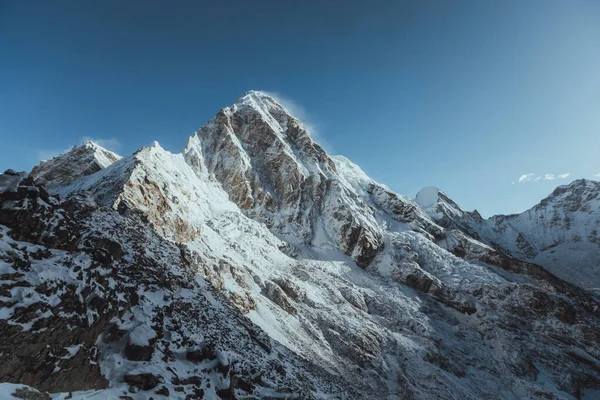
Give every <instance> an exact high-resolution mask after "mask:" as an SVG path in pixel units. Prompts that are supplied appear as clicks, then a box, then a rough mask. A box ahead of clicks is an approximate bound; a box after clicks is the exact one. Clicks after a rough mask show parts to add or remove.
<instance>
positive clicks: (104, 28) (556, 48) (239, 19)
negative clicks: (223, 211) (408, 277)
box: [0, 0, 600, 216]
mask: <svg viewBox="0 0 600 400" xmlns="http://www.w3.org/2000/svg"><path fill="white" fill-rule="evenodd" d="M208 3H216V2H202V1H182V0H178V1H176V2H167V1H162V2H159V1H108V0H102V1H91V0H86V1H66V0H61V1H46V0H44V1H17V0H14V1H3V0H0V55H1V56H0V57H1V58H0V83H1V84H0V169H2V170H3V169H5V168H9V167H11V168H15V169H19V170H29V169H30V168H31V167H32V166H33V165H34V164H36V163H37V162H38V161H39V159H40V158H44V157H48V156H49V155H51V154H54V153H56V152H59V151H61V150H63V149H65V148H68V147H69V146H70V145H74V144H78V143H79V142H80V141H81V140H82V138H83V137H90V138H94V139H100V140H101V141H102V142H103V143H105V144H107V145H108V146H109V147H111V148H113V149H114V150H117V151H118V152H119V153H121V154H129V153H131V152H133V151H135V150H136V149H137V148H139V147H140V146H142V145H145V144H149V143H151V142H152V141H153V140H158V141H159V142H160V143H161V144H162V145H163V146H164V147H165V148H167V149H169V150H171V151H179V150H180V149H181V148H182V147H183V146H184V144H185V141H186V139H187V136H188V135H190V134H192V133H193V132H194V131H195V130H196V129H197V128H199V127H200V126H201V125H203V124H204V123H205V122H206V121H207V120H208V119H210V118H211V117H212V116H214V114H215V113H216V112H217V111H218V110H219V109H220V108H221V107H224V106H228V105H230V104H231V103H233V102H234V101H235V100H236V99H237V98H238V97H239V96H240V95H241V94H243V93H244V92H246V91H247V90H250V89H258V90H266V91H270V92H276V93H279V94H280V95H282V96H284V97H287V98H288V99H291V100H292V101H293V102H295V103H296V104H297V105H298V106H300V107H302V108H303V109H304V114H305V115H306V116H307V118H308V119H309V122H310V123H311V124H312V125H314V126H315V127H316V130H317V135H316V137H317V138H318V140H321V141H323V142H324V143H325V145H326V148H327V149H328V150H330V151H331V152H333V153H336V154H343V155H345V156H347V157H348V158H350V159H351V160H353V161H354V162H356V163H357V164H359V165H360V166H361V167H362V168H363V169H364V170H365V171H366V172H367V173H368V174H370V175H371V176H373V177H374V178H375V179H377V180H378V181H380V182H383V183H385V184H387V185H388V186H390V187H391V188H392V189H394V190H396V191H398V192H400V193H403V194H406V195H409V196H414V195H415V194H416V192H417V191H418V190H419V189H420V188H421V187H423V186H427V185H435V186H438V187H440V188H442V190H444V191H446V192H447V193H448V194H449V195H450V196H451V197H453V198H454V199H455V200H456V201H458V202H459V203H460V204H461V205H462V206H463V207H464V208H466V209H473V208H477V209H479V210H480V211H481V212H482V213H483V214H484V215H485V216H489V215H492V214H495V213H511V212H520V211H523V210H525V209H526V208H528V207H530V206H532V205H533V204H535V203H536V202H537V201H538V200H540V199H541V198H542V197H544V196H545V195H547V194H548V193H549V192H551V191H552V189H553V188H554V186H556V185H557V184H564V183H568V182H569V181H570V180H571V179H574V178H579V177H587V178H594V175H595V174H600V157H599V151H600V1H577V0H562V1H552V0H540V1H535V0H527V1H485V0H475V1H471V2H466V1H464V2H461V1H455V2H454V1H453V2H450V1H444V0H438V1H410V2H402V1H284V0H277V1H233V0H229V1H225V2H219V3H220V4H211V5H208ZM530 173H531V174H535V175H534V176H528V177H527V178H523V179H522V180H523V181H524V182H521V183H519V182H517V183H513V182H515V181H518V179H519V177H521V176H522V175H525V174H530ZM566 173H570V174H571V175H570V176H569V177H567V178H562V179H554V180H544V179H543V178H540V176H545V174H554V175H555V176H557V175H560V174H566ZM536 178H537V181H536ZM596 179H598V178H596Z"/></svg>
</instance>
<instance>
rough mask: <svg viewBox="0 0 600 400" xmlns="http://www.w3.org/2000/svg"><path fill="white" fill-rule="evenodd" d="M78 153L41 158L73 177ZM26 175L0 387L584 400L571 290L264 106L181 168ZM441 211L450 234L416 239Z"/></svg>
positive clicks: (11, 190)
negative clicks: (331, 151)
mask: <svg viewBox="0 0 600 400" xmlns="http://www.w3.org/2000/svg"><path fill="white" fill-rule="evenodd" d="M93 149H94V151H93V154H95V153H97V152H98V151H100V153H102V150H99V149H98V148H97V145H94V146H93ZM84 150H85V149H84ZM78 152H81V149H79V150H77V149H74V150H72V151H71V152H69V153H67V154H65V155H63V156H61V157H59V159H62V160H70V162H72V163H74V164H85V163H86V162H87V161H88V156H89V152H88V151H87V150H86V151H83V152H82V153H83V154H79V153H78ZM78 154H79V155H78ZM78 157H81V158H82V159H81V160H79V158H78ZM94 157H95V156H94ZM41 167H43V169H44V176H46V177H55V178H53V179H47V180H45V181H43V180H41V179H39V175H35V177H36V180H35V181H34V179H33V177H27V174H22V175H18V174H17V175H15V174H12V175H8V176H5V175H4V174H3V175H0V182H4V183H2V185H1V186H0V187H2V188H3V189H2V190H0V228H1V229H2V230H1V231H0V260H1V261H0V296H1V297H0V331H2V332H8V333H6V334H5V333H3V339H5V340H4V341H3V344H2V345H0V353H1V354H4V355H7V357H8V358H7V360H9V361H8V362H7V363H5V364H4V365H3V366H0V380H4V381H6V382H11V383H22V384H26V385H30V386H33V387H35V388H36V389H39V390H42V391H46V392H50V393H53V397H55V398H65V397H66V396H67V393H68V392H70V391H72V392H74V393H73V395H74V398H94V397H93V396H105V397H108V398H115V397H117V396H120V395H131V396H132V397H134V398H140V399H147V398H150V397H153V398H155V399H156V398H182V399H183V398H187V397H188V396H191V398H202V397H204V398H208V399H213V398H215V399H219V398H232V396H235V397H236V398H240V399H242V398H303V399H304V398H315V399H316V398H336V399H370V398H373V399H382V398H387V399H453V398H461V399H482V398H494V399H521V398H531V399H534V398H557V399H575V398H585V396H587V395H588V394H590V393H592V395H593V393H594V392H593V391H594V390H596V389H598V388H600V351H599V350H598V336H597V325H598V323H599V322H600V321H599V320H598V318H599V316H600V311H599V310H600V308H599V305H598V303H597V302H596V300H594V299H593V298H592V297H591V296H590V294H589V293H586V292H585V291H583V290H581V289H579V288H577V287H576V286H573V285H570V284H568V283H566V282H563V281H561V280H559V279H557V278H556V277H554V276H552V275H551V274H548V273H547V272H546V271H545V270H543V269H542V268H540V267H539V266H537V265H534V264H529V263H526V262H523V261H520V260H517V259H514V258H511V257H510V256H508V255H506V254H504V253H502V252H499V251H498V250H496V249H494V248H493V247H491V246H489V245H487V244H486V243H484V242H482V241H480V240H479V239H478V238H477V237H474V236H472V235H470V234H468V233H465V232H467V231H463V230H461V225H460V224H459V223H458V222H461V221H462V220H463V216H464V215H467V216H468V217H469V218H473V219H477V214H475V213H465V212H463V211H462V210H460V207H458V206H457V205H456V204H455V203H453V202H451V200H449V199H448V198H447V196H444V197H445V200H444V206H443V207H444V209H443V210H445V211H444V212H441V213H440V212H439V210H438V208H437V206H436V205H434V204H433V203H434V202H433V201H432V200H433V198H434V197H435V194H434V193H435V190H429V193H424V194H423V195H422V196H420V198H419V197H418V198H417V199H416V200H415V201H413V200H411V199H409V198H407V197H405V196H401V195H398V194H396V193H393V192H392V191H390V190H389V188H387V187H385V186H384V185H381V184H379V183H377V182H375V181H373V180H372V179H370V178H369V177H368V176H367V175H366V174H365V173H364V172H363V171H362V170H361V169H360V168H359V167H358V166H357V165H355V164H353V163H352V162H351V161H350V160H348V159H346V158H344V157H341V156H336V157H332V156H329V155H328V154H326V153H325V152H324V151H323V150H322V148H321V147H320V146H318V145H317V144H316V143H315V142H314V141H313V140H312V139H311V137H310V135H309V133H308V132H307V131H306V129H305V128H304V127H303V125H302V123H301V122H300V121H298V120H297V119H296V118H294V117H293V116H292V115H290V113H289V112H288V111H287V110H285V109H284V108H283V107H282V106H281V105H279V104H278V103H277V102H276V101H275V100H274V99H273V98H271V97H270V96H268V95H266V94H264V93H261V92H249V93H247V94H246V95H244V96H242V97H241V98H240V99H239V100H238V101H237V102H236V103H235V104H234V105H232V106H231V107H228V108H225V109H222V110H221V111H220V112H219V113H218V114H217V116H216V117H215V118H214V119H213V120H211V121H209V123H208V124H207V125H206V126H205V127H203V128H201V129H200V130H199V131H198V132H197V133H196V134H195V135H194V136H192V137H191V138H189V139H188V142H187V145H186V146H185V149H184V151H183V152H182V153H181V154H172V153H169V152H168V151H165V150H164V149H162V148H161V147H160V145H159V144H158V143H154V144H153V145H152V146H149V147H145V148H142V149H140V150H139V151H138V152H136V153H134V154H132V155H131V156H128V157H124V158H122V159H118V160H114V161H112V162H110V163H106V164H103V165H99V167H100V168H97V170H96V171H95V172H93V173H90V174H84V175H79V176H75V175H74V174H72V173H70V172H69V173H63V172H64V162H56V163H55V164H50V165H47V163H45V164H42V166H41ZM41 167H40V168H41ZM54 169H56V171H55V170H54ZM37 171H38V172H39V168H38V170H37ZM56 177H60V178H59V179H60V180H61V181H60V183H59V182H58V181H57V178H56ZM63 178H64V179H63ZM40 182H47V183H48V184H50V186H51V192H52V193H57V194H60V195H61V197H60V198H58V197H54V196H51V195H49V194H48V193H47V192H46V191H45V190H44V189H43V188H42V187H41V186H40ZM438 197H440V198H441V196H438ZM61 199H62V200H61ZM420 204H421V205H422V206H423V207H421V206H420ZM432 210H433V211H434V212H432ZM448 210H451V211H452V212H451V213H450V212H448V213H449V214H451V215H452V218H453V220H452V221H455V222H456V224H454V225H447V224H446V223H442V222H443V221H442V222H440V221H438V217H440V216H441V215H445V214H446V211H448ZM86 332H87V333H86ZM29 343H39V345H36V346H33V347H32V346H31V345H30V344H29ZM46 345H47V346H46ZM33 354H38V356H33ZM25 358H27V359H29V360H32V361H31V362H29V363H22V362H20V360H22V359H25ZM5 389H6V390H7V391H12V390H14V387H13V386H7V385H3V386H0V390H5ZM89 396H92V397H89ZM194 396H195V397H194Z"/></svg>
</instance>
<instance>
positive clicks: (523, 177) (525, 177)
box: [513, 172, 571, 185]
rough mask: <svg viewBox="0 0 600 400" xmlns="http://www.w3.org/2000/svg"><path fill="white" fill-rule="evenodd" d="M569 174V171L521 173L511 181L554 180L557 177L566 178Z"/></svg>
mask: <svg viewBox="0 0 600 400" xmlns="http://www.w3.org/2000/svg"><path fill="white" fill-rule="evenodd" d="M569 176H571V173H570V172H565V173H564V174H558V175H555V174H541V175H537V174H534V173H529V174H523V175H521V176H520V177H519V178H518V179H517V180H516V181H513V185H514V184H515V183H525V182H540V181H554V180H557V179H567V178H568V177H569Z"/></svg>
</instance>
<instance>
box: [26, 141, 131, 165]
mask: <svg viewBox="0 0 600 400" xmlns="http://www.w3.org/2000/svg"><path fill="white" fill-rule="evenodd" d="M90 141H91V142H94V143H96V144H98V145H100V146H102V147H104V148H105V149H107V150H110V151H113V152H115V153H118V152H119V150H120V149H121V142H119V140H117V139H115V138H108V139H103V138H92V137H90V136H82V137H81V138H79V143H78V145H81V144H84V143H85V142H90ZM73 147H75V146H69V147H67V148H63V149H37V150H36V151H35V154H36V157H37V160H38V161H49V160H52V159H53V158H54V157H58V156H60V155H61V154H64V153H66V152H68V151H69V150H71V149H72V148H73Z"/></svg>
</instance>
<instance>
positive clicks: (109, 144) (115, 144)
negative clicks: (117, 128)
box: [79, 136, 121, 153]
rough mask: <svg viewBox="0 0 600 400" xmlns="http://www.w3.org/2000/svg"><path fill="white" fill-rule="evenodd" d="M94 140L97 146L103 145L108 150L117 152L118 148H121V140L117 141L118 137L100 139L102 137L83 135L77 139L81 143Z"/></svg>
mask: <svg viewBox="0 0 600 400" xmlns="http://www.w3.org/2000/svg"><path fill="white" fill-rule="evenodd" d="M90 141H91V142H94V143H96V144H97V145H99V146H102V147H104V148H105V149H106V150H110V151H114V152H115V153H118V152H119V150H121V142H119V140H118V139H116V138H114V137H113V138H108V139H102V138H92V137H90V136H83V137H81V138H80V139H79V142H80V144H83V143H85V142H90Z"/></svg>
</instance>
